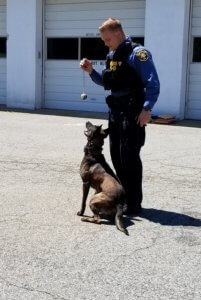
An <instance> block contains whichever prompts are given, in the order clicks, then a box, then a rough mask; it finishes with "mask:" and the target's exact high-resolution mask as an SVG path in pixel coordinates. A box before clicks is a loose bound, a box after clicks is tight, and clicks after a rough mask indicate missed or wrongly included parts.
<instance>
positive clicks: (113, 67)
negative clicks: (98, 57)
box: [110, 60, 122, 71]
mask: <svg viewBox="0 0 201 300" xmlns="http://www.w3.org/2000/svg"><path fill="white" fill-rule="evenodd" d="M121 65H122V61H114V60H111V61H110V70H111V71H116V69H117V68H118V67H120V66H121Z"/></svg>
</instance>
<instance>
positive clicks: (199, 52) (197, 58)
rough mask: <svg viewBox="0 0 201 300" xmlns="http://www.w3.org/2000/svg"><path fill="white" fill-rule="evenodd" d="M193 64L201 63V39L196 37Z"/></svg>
mask: <svg viewBox="0 0 201 300" xmlns="http://www.w3.org/2000/svg"><path fill="white" fill-rule="evenodd" d="M193 62H201V37H195V38H194V41H193Z"/></svg>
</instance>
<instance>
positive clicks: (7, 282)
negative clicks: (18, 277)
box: [0, 276, 68, 300]
mask: <svg viewBox="0 0 201 300" xmlns="http://www.w3.org/2000/svg"><path fill="white" fill-rule="evenodd" d="M0 279H1V280H2V281H4V282H5V283H6V284H7V285H8V286H13V287H15V288H18V289H22V290H26V291H29V292H36V293H41V294H46V295H48V296H51V297H52V298H53V299H58V300H68V299H67V298H64V297H62V296H57V295H54V294H51V293H50V292H47V291H42V290H37V289H34V288H31V287H26V286H20V285H17V284H14V283H12V282H10V281H8V280H7V279H5V278H3V277H2V276H0Z"/></svg>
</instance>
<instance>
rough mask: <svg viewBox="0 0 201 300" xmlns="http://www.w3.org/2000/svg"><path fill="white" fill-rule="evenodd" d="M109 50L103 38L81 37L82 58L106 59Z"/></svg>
mask: <svg viewBox="0 0 201 300" xmlns="http://www.w3.org/2000/svg"><path fill="white" fill-rule="evenodd" d="M108 52H109V49H108V47H106V46H105V44H104V42H103V41H102V40H101V38H81V58H84V57H87V58H88V59H93V60H105V58H106V55H107V54H108Z"/></svg>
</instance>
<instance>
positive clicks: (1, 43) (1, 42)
mask: <svg viewBox="0 0 201 300" xmlns="http://www.w3.org/2000/svg"><path fill="white" fill-rule="evenodd" d="M2 57H3V58H4V57H6V37H0V58H2Z"/></svg>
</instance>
